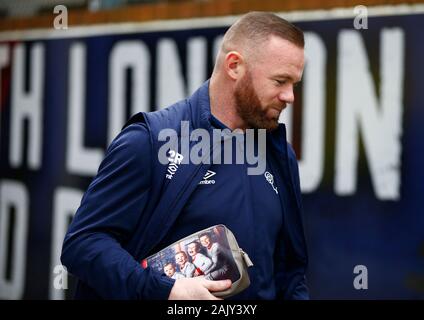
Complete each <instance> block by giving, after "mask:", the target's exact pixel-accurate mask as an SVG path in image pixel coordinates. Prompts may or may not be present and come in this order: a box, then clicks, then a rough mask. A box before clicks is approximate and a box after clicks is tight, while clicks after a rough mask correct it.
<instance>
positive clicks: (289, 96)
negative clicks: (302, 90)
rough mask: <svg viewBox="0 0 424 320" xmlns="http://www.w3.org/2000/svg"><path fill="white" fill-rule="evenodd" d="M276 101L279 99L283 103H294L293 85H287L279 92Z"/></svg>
mask: <svg viewBox="0 0 424 320" xmlns="http://www.w3.org/2000/svg"><path fill="white" fill-rule="evenodd" d="M278 99H280V101H282V102H285V103H293V102H294V92H293V85H289V86H287V87H286V88H284V89H283V90H281V92H280V93H279V95H278Z"/></svg>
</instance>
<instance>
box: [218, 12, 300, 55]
mask: <svg viewBox="0 0 424 320" xmlns="http://www.w3.org/2000/svg"><path fill="white" fill-rule="evenodd" d="M272 35H274V36H277V37H280V38H282V39H285V40H287V41H289V42H291V43H293V44H295V45H296V46H298V47H300V48H304V46H305V40H304V36H303V31H302V30H301V29H299V28H298V27H296V26H295V25H293V24H291V23H290V22H288V21H287V20H285V19H283V18H281V17H279V16H277V15H275V14H274V13H271V12H259V11H252V12H249V13H247V14H245V15H244V16H242V17H241V18H240V19H239V20H237V21H236V22H235V23H234V24H233V25H232V26H231V27H230V28H229V29H228V30H227V32H226V33H225V35H224V40H223V42H222V49H223V50H224V51H225V52H228V51H230V50H233V48H231V46H232V45H240V44H241V45H243V44H244V43H245V42H252V44H253V45H258V44H260V43H261V42H263V41H265V40H267V39H268V38H269V37H270V36H272Z"/></svg>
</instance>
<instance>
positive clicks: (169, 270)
mask: <svg viewBox="0 0 424 320" xmlns="http://www.w3.org/2000/svg"><path fill="white" fill-rule="evenodd" d="M163 271H164V272H165V274H166V275H167V276H168V277H172V276H173V275H174V273H175V268H174V266H173V265H172V264H168V265H166V266H165V268H164V269H163Z"/></svg>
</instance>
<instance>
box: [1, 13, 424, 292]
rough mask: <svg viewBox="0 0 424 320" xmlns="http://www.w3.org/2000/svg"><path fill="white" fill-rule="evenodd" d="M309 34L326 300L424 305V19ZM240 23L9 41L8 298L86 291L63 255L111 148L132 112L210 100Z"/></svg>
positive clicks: (4, 178) (4, 125) (318, 27)
mask: <svg viewBox="0 0 424 320" xmlns="http://www.w3.org/2000/svg"><path fill="white" fill-rule="evenodd" d="M282 16H283V17H284V15H282ZM362 22H363V21H362ZM295 23H296V24H297V25H298V26H299V27H301V28H302V29H303V30H304V31H305V37H306V58H307V59H306V67H305V72H304V77H303V81H302V84H301V85H300V86H299V87H297V89H296V102H295V104H294V105H293V107H291V108H289V110H287V112H286V111H285V112H286V113H285V114H284V115H283V117H282V121H284V122H286V123H287V126H288V128H289V139H290V140H291V142H292V143H293V146H294V148H295V150H296V153H297V155H298V158H299V166H300V175H301V184H302V192H303V195H304V213H305V216H304V219H305V220H304V221H305V231H306V237H307V241H308V250H309V257H310V261H309V271H308V281H309V286H310V292H311V298H313V299H392V298H399V299H408V298H409V299H411V298H412V299H414V298H421V299H422V298H424V209H423V204H422V197H423V196H424V166H423V165H422V164H423V163H424V126H423V124H424V122H423V121H424V94H423V90H422V84H421V83H422V79H421V75H422V74H424V64H423V63H422V57H423V56H424V35H423V33H422V31H421V30H424V15H423V14H404V15H391V16H390V15H382V16H370V17H369V18H368V20H367V24H366V25H365V24H363V23H362V24H361V21H359V24H358V21H355V20H354V19H353V18H339V19H335V18H331V19H330V18H329V19H319V20H318V19H317V20H311V19H308V20H306V19H305V20H298V21H295ZM227 27H228V24H226V23H224V22H223V23H222V25H216V24H214V26H210V25H208V23H207V22H206V21H205V22H204V23H202V22H200V23H199V25H196V24H193V25H191V23H190V21H187V23H186V24H185V26H184V27H183V26H182V25H177V26H176V27H175V28H163V29H160V28H157V29H156V30H153V29H152V28H150V29H146V30H145V29H144V28H143V25H139V27H138V28H136V29H134V28H133V29H131V28H129V29H128V31H121V30H122V28H118V27H117V26H111V27H108V28H105V29H102V30H100V31H97V32H95V33H91V31H90V30H91V29H90V28H86V29H84V28H81V29H80V30H79V31H78V32H74V33H70V32H69V31H66V30H63V31H56V33H55V36H54V37H51V36H49V34H50V33H51V31H46V32H45V35H43V34H42V33H41V34H40V35H39V36H32V37H25V36H22V37H21V38H19V37H17V38H13V39H12V38H11V39H10V41H8V40H4V41H2V42H0V72H1V73H0V85H1V87H0V88H1V91H0V110H1V113H0V298H2V299H63V298H67V297H69V296H70V295H71V293H72V285H73V282H74V281H73V280H72V279H69V282H68V278H67V277H66V276H65V277H63V273H64V272H65V270H63V269H62V267H61V266H60V261H59V254H60V249H61V244H62V240H63V237H64V234H65V232H66V229H67V226H68V224H69V222H70V220H71V219H72V216H73V214H74V213H75V210H76V209H77V208H78V205H79V202H80V200H81V197H82V194H83V192H84V191H85V189H86V188H87V187H88V185H89V183H90V181H91V179H92V177H93V176H94V175H95V174H96V172H97V168H98V166H99V164H100V161H101V160H102V158H103V156H104V152H105V149H106V147H107V146H108V144H109V143H110V142H111V140H112V139H113V137H114V136H115V135H116V134H117V133H118V132H119V130H120V128H121V127H122V125H123V124H124V123H125V121H126V120H127V119H128V118H129V116H130V115H132V114H134V113H136V112H138V111H153V110H156V109H159V108H162V107H166V106H167V105H169V104H171V103H173V102H175V101H177V100H180V99H183V98H184V97H186V96H187V95H189V94H191V93H192V92H193V91H194V90H196V88H197V87H198V86H199V85H200V84H201V83H203V82H204V81H205V80H206V79H207V78H208V77H209V76H210V74H211V71H212V68H213V64H214V58H215V55H216V52H217V48H218V46H219V43H220V41H221V39H222V35H223V34H224V32H225V30H226V28H227ZM69 30H71V28H70V29H69ZM148 30H150V31H148ZM58 32H63V36H61V34H59V36H58ZM67 32H69V33H67ZM66 288H68V290H62V289H66Z"/></svg>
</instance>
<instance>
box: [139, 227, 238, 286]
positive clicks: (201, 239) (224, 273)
mask: <svg viewBox="0 0 424 320" xmlns="http://www.w3.org/2000/svg"><path fill="white" fill-rule="evenodd" d="M142 266H143V268H147V267H150V268H152V269H153V270H156V271H158V272H159V273H164V274H166V275H167V276H168V277H170V278H172V279H180V278H193V277H199V276H202V277H205V278H206V279H207V280H224V279H230V280H231V281H232V282H233V283H234V282H235V281H237V280H238V279H239V278H240V273H239V271H238V268H237V265H236V262H235V260H234V258H233V255H232V253H231V249H230V245H229V243H228V239H227V236H226V234H225V229H224V227H223V226H215V227H212V228H210V229H207V230H205V231H203V232H200V233H197V234H195V235H193V236H192V237H189V238H186V239H184V240H182V241H180V242H177V243H175V244H173V245H172V246H169V247H166V248H165V249H163V250H161V251H160V252H158V253H156V254H154V255H153V256H150V257H149V258H147V259H144V260H143V261H142Z"/></svg>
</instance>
